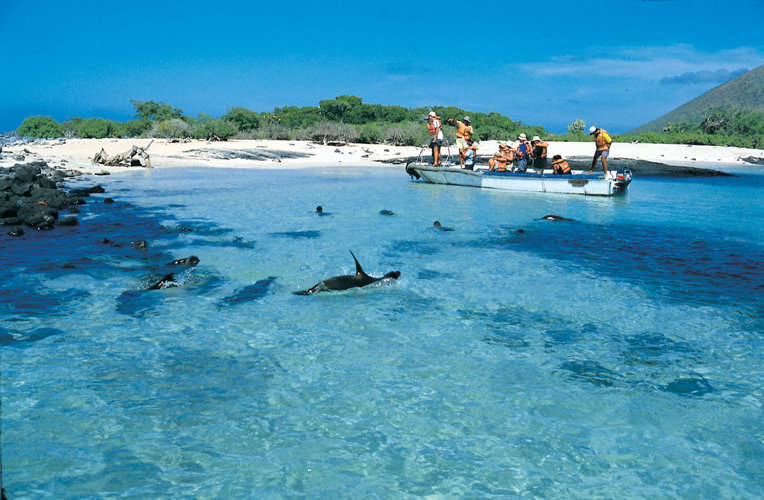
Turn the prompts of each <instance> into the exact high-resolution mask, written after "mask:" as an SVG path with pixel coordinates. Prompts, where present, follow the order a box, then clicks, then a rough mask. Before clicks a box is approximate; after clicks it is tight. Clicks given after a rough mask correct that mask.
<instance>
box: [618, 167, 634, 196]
mask: <svg viewBox="0 0 764 500" xmlns="http://www.w3.org/2000/svg"><path fill="white" fill-rule="evenodd" d="M629 183H631V170H629V169H628V168H619V169H618V170H617V171H616V173H615V188H616V189H617V190H619V191H623V190H625V189H626V187H627V186H628V185H629Z"/></svg>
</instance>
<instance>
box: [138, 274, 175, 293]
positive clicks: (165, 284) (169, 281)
mask: <svg viewBox="0 0 764 500" xmlns="http://www.w3.org/2000/svg"><path fill="white" fill-rule="evenodd" d="M174 282H175V273H170V274H168V275H167V276H165V277H164V278H162V279H161V280H159V281H157V282H156V283H154V284H153V285H151V286H150V287H148V288H147V289H146V290H160V289H162V288H170V287H173V286H178V284H177V283H175V284H173V283H174Z"/></svg>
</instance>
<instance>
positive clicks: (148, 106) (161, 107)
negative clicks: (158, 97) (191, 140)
mask: <svg viewBox="0 0 764 500" xmlns="http://www.w3.org/2000/svg"><path fill="white" fill-rule="evenodd" d="M130 102H132V103H133V106H135V118H140V119H144V120H153V121H158V122H163V121H165V120H172V119H173V118H181V117H182V116H183V110H182V109H179V108H173V107H172V106H170V105H169V104H165V103H164V102H163V101H160V102H154V101H146V102H143V101H137V100H135V99H130Z"/></svg>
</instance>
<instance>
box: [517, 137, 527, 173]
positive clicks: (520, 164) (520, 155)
mask: <svg viewBox="0 0 764 500" xmlns="http://www.w3.org/2000/svg"><path fill="white" fill-rule="evenodd" d="M517 141H518V142H519V143H520V145H519V146H517V156H516V157H517V165H516V166H515V171H516V172H525V169H526V168H528V158H529V157H530V155H531V145H530V144H528V136H527V135H525V134H520V135H519V136H517Z"/></svg>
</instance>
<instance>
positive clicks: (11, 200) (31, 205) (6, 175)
mask: <svg viewBox="0 0 764 500" xmlns="http://www.w3.org/2000/svg"><path fill="white" fill-rule="evenodd" d="M80 175H82V174H79V173H76V172H71V171H67V170H60V169H53V168H50V167H49V166H48V164H47V163H45V162H44V161H35V162H31V163H26V164H15V165H14V166H12V167H7V168H2V167H0V226H12V227H13V229H11V231H10V232H9V233H8V234H9V235H11V236H21V235H23V234H24V229H23V228H22V227H21V226H27V227H30V228H34V229H35V230H38V231H47V230H51V229H53V228H54V227H56V226H76V225H77V224H79V219H77V217H76V216H75V215H74V214H77V213H79V212H80V209H79V208H78V206H79V205H84V204H85V200H84V199H83V198H86V197H89V196H90V194H91V193H103V192H104V189H103V188H102V187H101V186H94V187H90V188H83V189H69V190H68V191H67V190H66V186H64V184H63V181H64V180H65V179H71V178H73V177H78V176H80ZM62 211H66V212H68V215H66V216H64V217H62V216H61V212H62Z"/></svg>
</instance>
